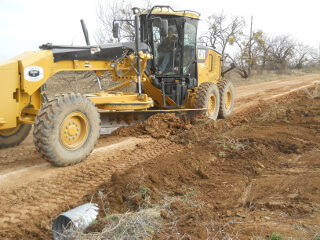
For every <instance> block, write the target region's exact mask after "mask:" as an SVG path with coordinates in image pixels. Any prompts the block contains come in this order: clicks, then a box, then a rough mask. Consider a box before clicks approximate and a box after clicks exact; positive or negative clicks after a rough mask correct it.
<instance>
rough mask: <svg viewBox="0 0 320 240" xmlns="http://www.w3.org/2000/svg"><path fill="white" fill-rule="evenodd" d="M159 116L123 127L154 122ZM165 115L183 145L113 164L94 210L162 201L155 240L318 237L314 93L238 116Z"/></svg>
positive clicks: (319, 115)
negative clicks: (127, 164) (119, 168)
mask: <svg viewBox="0 0 320 240" xmlns="http://www.w3.org/2000/svg"><path fill="white" fill-rule="evenodd" d="M159 118H160V116H154V118H151V119H149V120H148V121H147V122H146V123H144V124H140V125H138V126H135V127H133V128H126V133H127V132H130V131H131V130H132V131H134V132H136V133H139V132H142V133H145V131H148V130H146V126H148V129H154V128H156V127H157V126H158V124H157V123H158V120H159ZM163 119H164V121H163V124H165V126H167V130H168V131H167V132H166V133H164V135H165V136H166V138H167V139H170V141H172V142H175V143H179V144H182V145H183V146H184V150H183V151H182V152H179V153H172V154H168V155H167V156H165V157H164V156H161V155H160V156H159V157H157V158H155V159H153V160H150V161H147V162H144V163H142V164H139V165H135V166H133V167H132V168H130V169H128V170H127V171H125V172H124V173H122V174H121V173H118V172H115V173H114V174H113V175H112V177H111V181H110V182H107V183H104V184H102V185H100V187H99V195H98V194H96V195H94V200H93V201H95V202H97V203H99V204H100V209H101V211H100V218H105V216H106V215H105V213H106V212H108V214H111V213H125V212H127V211H139V210H140V211H141V209H146V208H147V209H148V208H151V209H152V208H154V207H155V205H157V206H159V205H161V204H162V206H163V208H162V209H161V208H160V209H159V212H160V216H161V218H162V220H161V221H162V228H160V230H158V231H155V232H153V234H154V235H153V238H154V239H208V238H209V239H222V238H224V237H229V238H228V239H267V238H269V237H270V236H271V235H272V234H273V233H278V234H280V235H281V236H284V237H287V238H289V237H292V238H298V239H312V238H315V237H319V233H320V227H319V224H318V223H319V221H320V188H319V183H320V168H319V167H320V165H319V164H320V162H319V159H320V151H319V149H320V99H308V98H307V96H306V94H305V93H303V92H300V93H299V94H297V93H293V94H291V95H289V96H287V97H284V98H282V99H281V101H279V102H277V103H275V104H272V105H269V106H265V107H261V108H254V109H252V110H251V111H249V112H247V113H246V117H245V118H242V119H240V116H238V118H235V119H238V120H237V121H236V120H235V119H229V120H219V121H218V122H216V123H214V122H211V121H208V120H206V119H203V118H194V119H192V121H191V123H183V122H180V120H178V119H175V118H174V116H172V115H165V116H163ZM168 122H169V123H173V122H174V123H175V124H174V126H175V129H179V131H176V130H175V131H174V133H175V134H172V130H171V126H172V125H171V124H168ZM153 124H154V125H153ZM186 126H188V127H187V128H188V129H186ZM182 129H183V131H182ZM162 131H163V128H162ZM120 133H121V131H120ZM120 133H119V134H120ZM152 133H153V131H150V134H151V135H152ZM92 194H94V193H92ZM91 196H92V195H91ZM101 196H104V197H103V199H102V198H101ZM88 197H89V195H88ZM164 203H166V204H164ZM110 221H111V222H112V220H108V223H109V224H110ZM102 228H103V227H102V226H101V224H97V225H93V226H91V230H90V229H89V231H93V230H94V231H97V230H102ZM181 237H182V238H181Z"/></svg>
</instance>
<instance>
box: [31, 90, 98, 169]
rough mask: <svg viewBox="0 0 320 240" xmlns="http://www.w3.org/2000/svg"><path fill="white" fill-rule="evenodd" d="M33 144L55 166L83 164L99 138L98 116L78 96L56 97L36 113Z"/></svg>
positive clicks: (91, 104)
mask: <svg viewBox="0 0 320 240" xmlns="http://www.w3.org/2000/svg"><path fill="white" fill-rule="evenodd" d="M33 136H34V144H35V147H36V149H37V151H38V152H39V153H40V154H41V156H42V157H43V158H44V159H46V160H47V161H49V162H50V163H52V164H53V165H56V166H70V165H74V164H77V163H79V162H82V161H83V160H85V159H86V158H87V157H88V156H89V154H90V153H91V152H92V150H93V148H94V146H95V145H96V143H97V140H98V138H99V136H100V116H99V113H98V111H97V108H96V107H95V106H94V104H93V103H92V102H91V101H90V100H89V99H87V98H86V97H85V96H83V95H81V94H79V93H78V94H75V93H68V94H62V95H57V96H56V97H55V98H54V99H53V100H51V101H49V102H47V103H46V104H45V105H44V106H43V107H42V108H41V110H40V111H39V113H38V115H37V116H36V119H35V124H34V132H33Z"/></svg>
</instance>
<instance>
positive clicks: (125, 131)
mask: <svg viewBox="0 0 320 240" xmlns="http://www.w3.org/2000/svg"><path fill="white" fill-rule="evenodd" d="M190 126H191V125H190V124H188V120H183V119H181V118H179V117H177V116H176V115H175V114H174V113H165V114H164V113H158V114H155V115H153V116H151V117H150V118H148V119H147V120H146V121H143V122H141V123H138V124H136V125H134V126H131V127H121V128H119V129H117V130H116V131H114V132H113V133H112V135H120V136H139V135H145V134H148V135H151V136H152V137H153V138H167V137H169V136H171V135H175V134H177V133H179V132H182V131H183V130H185V129H187V128H188V127H190Z"/></svg>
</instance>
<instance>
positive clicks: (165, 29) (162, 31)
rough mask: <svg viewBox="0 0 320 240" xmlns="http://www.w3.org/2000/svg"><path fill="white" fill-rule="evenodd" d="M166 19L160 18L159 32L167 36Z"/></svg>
mask: <svg viewBox="0 0 320 240" xmlns="http://www.w3.org/2000/svg"><path fill="white" fill-rule="evenodd" d="M168 28H169V25H168V20H167V19H161V31H160V34H161V36H162V37H166V36H168Z"/></svg>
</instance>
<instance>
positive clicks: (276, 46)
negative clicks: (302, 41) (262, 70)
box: [269, 35, 296, 69]
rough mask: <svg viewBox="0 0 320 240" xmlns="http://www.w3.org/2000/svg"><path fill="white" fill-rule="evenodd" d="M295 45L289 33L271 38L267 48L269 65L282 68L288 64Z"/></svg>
mask: <svg viewBox="0 0 320 240" xmlns="http://www.w3.org/2000/svg"><path fill="white" fill-rule="evenodd" d="M295 47H296V43H295V41H294V40H293V39H292V38H291V37H290V36H289V35H282V36H277V37H275V38H273V40H272V41H271V48H270V50H269V52H270V55H271V56H270V57H271V59H270V60H269V61H270V63H271V67H272V68H273V69H283V68H286V67H287V66H288V63H289V60H290V58H292V57H293V51H294V48H295Z"/></svg>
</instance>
